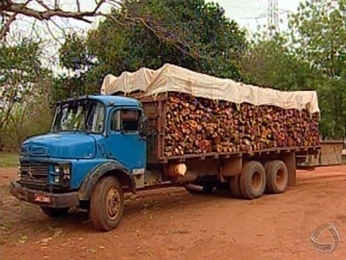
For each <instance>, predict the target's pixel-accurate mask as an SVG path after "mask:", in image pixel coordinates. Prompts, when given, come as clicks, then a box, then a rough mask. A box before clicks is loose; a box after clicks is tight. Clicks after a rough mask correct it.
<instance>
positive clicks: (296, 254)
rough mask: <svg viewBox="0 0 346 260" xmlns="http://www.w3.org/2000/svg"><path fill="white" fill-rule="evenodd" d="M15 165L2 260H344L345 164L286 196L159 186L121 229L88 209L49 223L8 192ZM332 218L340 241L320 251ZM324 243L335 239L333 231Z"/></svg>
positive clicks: (2, 195) (4, 182) (315, 174)
mask: <svg viewBox="0 0 346 260" xmlns="http://www.w3.org/2000/svg"><path fill="white" fill-rule="evenodd" d="M15 178H16V169H4V168H0V259H1V260H5V259H11V260H12V259H59V260H63V259H312V258H321V259H322V258H323V259H344V256H345V255H346V243H345V238H346V202H345V201H346V200H345V198H346V166H338V167H324V168H318V169H315V170H314V171H298V180H297V185H296V186H295V187H292V188H289V189H288V190H287V191H286V192H285V193H284V194H281V195H265V196H264V197H262V198H260V199H257V200H253V201H247V200H236V199H232V198H229V197H227V196H226V195H220V194H213V195H208V196H207V195H191V194H188V193H187V192H185V190H184V189H177V188H169V189H161V190H156V191H151V192H146V193H144V194H138V195H136V196H135V197H133V198H132V199H130V200H129V201H128V203H127V206H126V211H125V214H124V218H123V221H122V223H121V224H120V226H119V228H118V229H116V230H114V231H111V232H108V233H100V232H97V231H95V230H93V228H92V226H91V224H90V222H89V220H88V214H87V213H86V212H80V211H76V212H72V213H71V214H70V215H69V216H68V217H67V218H65V219H60V220H50V219H48V218H47V217H46V216H45V215H43V214H42V213H41V211H40V210H39V209H38V208H37V207H36V206H33V205H30V204H26V203H24V202H19V201H18V200H16V199H15V198H13V197H11V196H10V195H9V193H8V184H9V181H10V180H11V179H15ZM324 223H333V224H334V225H335V226H336V228H337V231H338V234H339V236H340V243H339V244H338V246H337V248H336V249H335V250H334V251H333V252H332V253H321V252H319V251H318V250H317V249H316V248H315V247H314V246H313V245H312V243H311V240H310V238H311V233H312V231H313V230H314V228H316V227H317V226H319V225H321V224H324ZM320 240H323V241H324V242H326V241H327V240H328V241H331V237H330V236H328V233H324V234H323V235H322V236H321V237H320Z"/></svg>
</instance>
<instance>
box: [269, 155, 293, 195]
mask: <svg viewBox="0 0 346 260" xmlns="http://www.w3.org/2000/svg"><path fill="white" fill-rule="evenodd" d="M265 171H266V192H267V193H274V194H278V193H283V192H284V191H285V190H286V188H287V184H288V170H287V167H286V164H285V163H284V162H283V161H279V160H275V161H269V162H267V163H266V164H265Z"/></svg>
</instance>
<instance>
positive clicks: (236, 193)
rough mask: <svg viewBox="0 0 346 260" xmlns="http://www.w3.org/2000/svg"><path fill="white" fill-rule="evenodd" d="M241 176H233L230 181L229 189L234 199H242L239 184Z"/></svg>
mask: <svg viewBox="0 0 346 260" xmlns="http://www.w3.org/2000/svg"><path fill="white" fill-rule="evenodd" d="M239 178H240V174H238V175H235V176H232V177H231V179H230V180H229V187H230V190H231V195H232V197H234V198H237V199H240V198H242V195H241V193H240V183H239Z"/></svg>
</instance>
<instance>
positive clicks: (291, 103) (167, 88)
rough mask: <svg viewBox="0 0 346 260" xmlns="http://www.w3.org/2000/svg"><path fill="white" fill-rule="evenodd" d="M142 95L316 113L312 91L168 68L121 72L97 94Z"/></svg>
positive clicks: (166, 66) (105, 80)
mask: <svg viewBox="0 0 346 260" xmlns="http://www.w3.org/2000/svg"><path fill="white" fill-rule="evenodd" d="M134 91H142V92H143V93H144V95H146V96H155V95H157V94H159V93H165V92H172V91H174V92H183V93H188V94H191V95H193V96H195V97H203V98H209V99H214V100H227V101H230V102H233V103H236V104H241V103H244V102H246V103H250V104H253V105H274V106H278V107H281V108H284V109H289V108H295V109H298V110H303V109H307V110H308V111H309V112H310V113H315V112H319V111H320V110H319V107H318V100H317V94H316V91H279V90H274V89H270V88H261V87H257V86H252V85H247V84H244V83H240V82H235V81H233V80H231V79H222V78H217V77H213V76H209V75H205V74H201V73H197V72H194V71H191V70H188V69H185V68H182V67H179V66H175V65H172V64H165V65H164V66H162V67H161V68H159V69H157V70H151V69H148V68H141V69H139V70H137V71H135V72H123V73H122V74H121V75H120V76H119V77H115V76H113V75H107V76H106V77H105V78H104V80H103V83H102V87H101V93H102V94H105V95H111V94H114V93H117V92H123V93H125V94H129V93H131V92H134Z"/></svg>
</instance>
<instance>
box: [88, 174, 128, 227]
mask: <svg viewBox="0 0 346 260" xmlns="http://www.w3.org/2000/svg"><path fill="white" fill-rule="evenodd" d="M123 213H124V195H123V191H122V187H121V185H120V183H119V181H118V180H117V179H116V178H115V177H113V176H107V177H104V178H102V179H101V180H99V182H98V183H96V185H95V187H94V189H93V192H92V195H91V201H90V219H91V222H92V223H93V225H94V227H95V228H97V229H99V230H102V231H108V230H112V229H114V228H116V227H117V226H118V225H119V223H120V220H121V218H122V216H123Z"/></svg>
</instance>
